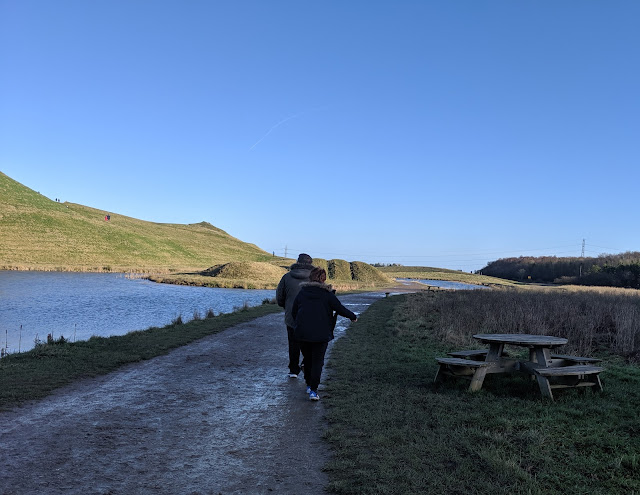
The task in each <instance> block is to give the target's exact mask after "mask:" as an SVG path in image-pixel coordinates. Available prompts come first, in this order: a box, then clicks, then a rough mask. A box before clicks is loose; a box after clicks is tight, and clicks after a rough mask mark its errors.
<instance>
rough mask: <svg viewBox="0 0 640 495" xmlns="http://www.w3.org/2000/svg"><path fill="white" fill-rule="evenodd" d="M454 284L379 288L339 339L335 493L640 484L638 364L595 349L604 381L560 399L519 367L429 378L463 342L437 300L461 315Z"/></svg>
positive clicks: (585, 489) (332, 417)
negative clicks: (385, 293)
mask: <svg viewBox="0 0 640 495" xmlns="http://www.w3.org/2000/svg"><path fill="white" fill-rule="evenodd" d="M465 292H466V291H465ZM468 292H470V293H485V292H490V291H468ZM491 292H494V291H491ZM498 292H503V293H504V294H505V296H509V294H510V293H511V292H513V291H498ZM518 292H520V291H518ZM529 294H533V293H532V292H530V291H523V295H522V297H524V298H525V299H526V298H527V297H528V295H529ZM556 294H557V293H556ZM455 295H456V292H447V291H441V292H430V293H423V294H414V295H406V296H395V297H390V298H386V299H382V300H381V301H379V302H377V303H375V304H374V305H373V306H371V307H370V308H369V309H368V310H367V311H366V312H365V313H363V314H362V315H361V317H360V318H359V319H358V322H357V323H355V324H354V325H352V326H351V327H350V329H349V331H348V332H347V334H346V335H345V336H344V337H343V338H341V339H340V340H338V341H337V342H336V344H335V346H334V348H333V350H332V354H331V358H330V361H329V366H328V367H329V369H330V376H331V378H330V379H329V380H328V382H327V388H326V390H325V392H324V395H323V400H325V403H326V404H327V405H328V420H329V430H328V432H327V434H326V439H327V441H328V442H329V443H330V445H331V446H332V449H333V459H332V461H331V462H330V463H329V465H328V466H326V469H325V470H326V471H327V472H328V474H329V476H330V480H331V481H330V486H329V489H330V492H331V493H337V494H343V495H344V494H354V495H363V494H372V495H373V494H376V495H379V494H389V495H404V494H406V495H413V494H416V493H451V494H461V495H462V494H487V495H494V494H504V495H511V494H522V495H568V494H571V495H583V494H586V493H588V494H600V495H605V494H633V493H640V435H638V421H637V418H638V415H637V414H638V413H637V411H638V407H640V368H638V365H637V364H632V363H630V362H628V361H625V360H623V359H622V358H621V357H619V356H617V355H615V354H613V353H610V352H608V351H606V350H605V349H600V354H599V355H600V356H601V357H603V358H604V361H603V363H602V365H603V366H604V368H605V372H603V373H602V382H603V386H604V391H603V392H602V393H598V392H593V391H591V390H575V389H574V390H566V391H558V392H556V394H555V396H556V400H555V402H550V401H548V400H543V399H542V398H541V395H540V391H539V389H538V387H537V384H536V382H535V381H534V382H532V381H530V380H528V379H527V377H525V376H496V375H490V376H488V377H487V379H486V380H485V384H484V386H483V388H482V390H481V391H480V392H477V393H469V392H468V391H467V387H468V382H466V381H464V380H460V381H456V380H453V379H450V380H448V381H446V382H445V383H442V384H438V385H435V384H434V383H433V378H434V376H435V373H436V370H437V364H436V361H435V357H437V356H444V355H446V352H448V351H450V350H457V349H461V348H462V347H459V345H456V344H452V343H451V342H454V341H458V337H456V336H455V335H450V334H451V333H452V330H450V329H449V330H448V331H447V330H446V329H443V328H441V321H440V318H441V316H440V313H439V311H438V310H437V309H438V308H447V309H446V310H447V311H448V312H449V313H451V314H452V315H455V314H459V313H458V310H459V309H461V306H462V304H460V303H462V301H459V303H458V304H455V303H454V304H450V305H449V304H447V300H448V299H449V298H451V297H454V296H455ZM571 296H572V294H567V297H571ZM591 296H592V297H594V298H596V297H598V296H597V294H595V293H592V294H591ZM472 297H483V295H482V294H478V295H477V296H472ZM578 297H582V296H580V295H579V294H578ZM416 298H417V299H416ZM427 298H429V299H434V300H435V301H432V302H430V303H428V304H426V302H425V299H427ZM421 299H422V300H421ZM636 299H637V298H636ZM438 300H441V301H438ZM634 304H637V300H636V301H635V302H634ZM605 306H606V304H605ZM503 307H504V311H501V310H498V311H494V312H493V313H494V317H495V319H496V320H499V319H500V318H501V316H502V313H503V312H510V311H511V306H510V305H509V304H505V305H504V306H503ZM603 307H604V306H603ZM541 311H542V312H543V313H544V308H541ZM460 317H463V315H462V314H460ZM572 318H573V317H572ZM454 319H455V318H454ZM567 324H570V322H567ZM638 334H640V332H638V331H637V329H636V339H637V336H638ZM436 335H438V337H437V336H436ZM445 336H446V337H448V338H450V339H451V341H450V342H449V341H446V340H445ZM465 338H468V336H466V337H465ZM476 346H477V344H476Z"/></svg>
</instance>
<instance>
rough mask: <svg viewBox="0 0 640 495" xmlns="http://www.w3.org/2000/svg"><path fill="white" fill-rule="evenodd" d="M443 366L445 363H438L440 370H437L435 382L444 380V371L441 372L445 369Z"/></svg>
mask: <svg viewBox="0 0 640 495" xmlns="http://www.w3.org/2000/svg"><path fill="white" fill-rule="evenodd" d="M443 367H444V365H443V364H440V365H438V371H436V376H435V378H434V379H433V383H438V382H441V381H443V379H444V373H441V371H442V370H443Z"/></svg>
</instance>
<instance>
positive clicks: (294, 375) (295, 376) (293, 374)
mask: <svg viewBox="0 0 640 495" xmlns="http://www.w3.org/2000/svg"><path fill="white" fill-rule="evenodd" d="M289 378H298V375H296V374H295V373H289Z"/></svg>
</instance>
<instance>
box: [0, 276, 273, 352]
mask: <svg viewBox="0 0 640 495" xmlns="http://www.w3.org/2000/svg"><path fill="white" fill-rule="evenodd" d="M273 297H275V290H247V289H217V288H209V287H187V286H180V285H169V284H157V283H154V282H149V281H148V280H141V279H128V278H125V276H124V275H123V274H112V273H67V272H35V271H30V272H19V271H0V347H2V348H6V349H7V350H8V352H18V350H21V351H25V350H29V349H32V348H33V347H34V341H35V339H36V337H37V338H39V339H40V340H44V341H46V339H47V334H49V333H51V334H53V337H54V338H56V339H57V338H59V337H60V336H61V335H63V336H64V337H65V338H66V339H69V340H71V341H73V340H74V339H75V340H87V339H89V338H90V337H92V336H94V335H96V336H101V337H108V336H111V335H123V334H125V333H127V332H129V331H131V330H145V329H147V328H149V327H163V326H165V325H168V324H170V323H171V322H172V321H173V320H174V319H175V318H177V317H178V316H182V320H183V321H188V320H191V319H193V315H194V312H196V311H197V312H198V313H199V314H200V315H201V316H204V315H205V314H206V312H207V310H208V309H210V308H211V309H212V310H213V311H214V312H215V313H216V314H219V313H230V312H232V311H233V310H234V309H235V308H239V307H242V306H243V305H244V304H248V305H249V306H258V305H260V304H262V301H263V300H264V299H271V298H273ZM21 325H22V330H20V326H21Z"/></svg>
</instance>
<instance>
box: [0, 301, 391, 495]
mask: <svg viewBox="0 0 640 495" xmlns="http://www.w3.org/2000/svg"><path fill="white" fill-rule="evenodd" d="M380 297H384V294H381V293H367V294H354V295H346V296H340V300H341V301H342V302H343V303H344V304H345V305H346V306H347V307H349V308H350V309H351V310H352V311H354V312H355V313H361V312H362V311H364V310H365V309H366V308H367V307H368V306H369V304H371V303H372V302H373V301H375V300H376V299H378V298H380ZM283 320H284V318H283V315H282V313H278V314H274V315H268V316H264V317H261V318H258V319H256V320H253V321H250V322H248V323H245V324H241V325H238V326H235V327H232V328H230V329H228V330H225V331H224V332H222V333H220V334H217V335H213V336H210V337H207V338H205V339H202V340H200V341H198V342H195V343H193V344H190V345H188V346H185V347H181V348H179V349H176V350H174V351H172V352H171V353H170V354H168V355H166V356H161V357H158V358H155V359H152V360H149V361H145V362H142V363H137V364H135V365H130V366H127V367H125V368H123V369H121V370H119V371H117V372H114V373H111V374H109V375H106V376H103V377H99V378H95V379H90V380H84V381H82V382H79V383H76V384H74V385H72V386H69V387H66V388H64V389H61V390H59V391H58V392H56V393H55V394H54V395H52V396H50V397H47V398H46V399H44V400H41V401H38V402H34V403H31V404H28V405H26V406H23V407H20V408H18V409H15V410H13V411H10V412H7V413H1V414H0V424H1V425H2V428H1V430H0V493H2V494H7V495H8V494H82V495H89V494H100V495H102V494H118V495H119V494H123V495H131V494H136V495H138V494H223V495H228V494H239V493H242V494H263V493H278V494H301V493H304V494H320V493H325V487H326V485H327V482H328V479H327V476H326V475H325V473H323V471H322V467H323V465H324V464H325V463H326V462H327V460H328V459H329V455H330V454H329V450H328V447H327V445H326V444H325V443H324V442H323V441H322V440H321V435H322V432H323V430H324V429H325V428H326V424H325V423H324V419H323V417H324V409H323V403H322V400H321V401H319V402H317V403H314V402H311V401H309V400H308V398H307V395H306V394H305V384H304V380H303V379H302V378H299V379H290V378H288V377H287V372H288V370H287V361H288V360H287V350H286V349H287V337H286V329H285V326H284V321H283ZM348 324H349V321H348V320H345V319H342V318H341V319H340V321H339V324H338V328H337V329H336V335H337V336H339V335H340V334H341V333H343V332H344V330H345V328H346V326H347V325H348ZM320 395H321V396H322V388H320Z"/></svg>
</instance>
